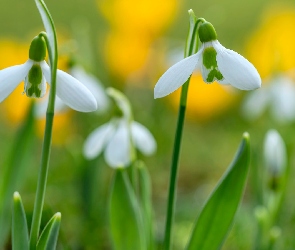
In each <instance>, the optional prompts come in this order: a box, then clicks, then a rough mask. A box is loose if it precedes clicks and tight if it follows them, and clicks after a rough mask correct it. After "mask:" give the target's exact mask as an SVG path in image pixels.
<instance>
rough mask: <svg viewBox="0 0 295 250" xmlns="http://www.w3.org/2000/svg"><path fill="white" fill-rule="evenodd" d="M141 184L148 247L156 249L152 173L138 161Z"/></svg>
mask: <svg viewBox="0 0 295 250" xmlns="http://www.w3.org/2000/svg"><path fill="white" fill-rule="evenodd" d="M137 168H138V173H139V184H140V197H141V203H140V205H141V211H142V214H143V225H144V230H145V234H146V240H147V249H149V250H151V249H154V238H153V237H154V234H153V208H152V187H151V180H150V175H149V172H148V170H147V168H146V167H145V165H144V163H143V162H138V163H137Z"/></svg>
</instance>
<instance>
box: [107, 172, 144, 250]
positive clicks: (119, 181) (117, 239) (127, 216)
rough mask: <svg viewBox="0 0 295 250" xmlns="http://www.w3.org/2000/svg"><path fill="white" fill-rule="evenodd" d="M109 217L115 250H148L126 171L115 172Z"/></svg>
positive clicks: (136, 203)
mask: <svg viewBox="0 0 295 250" xmlns="http://www.w3.org/2000/svg"><path fill="white" fill-rule="evenodd" d="M109 216H110V233H111V237H112V243H113V247H114V249H115V250H126V249H141V250H144V249H146V240H145V235H144V229H143V225H142V218H141V214H140V208H139V205H138V201H137V198H136V195H135V192H134V190H133V189H132V186H131V183H130V181H129V179H128V175H127V172H126V170H125V169H117V170H116V172H115V176H114V179H113V184H112V189H111V194H110V213H109Z"/></svg>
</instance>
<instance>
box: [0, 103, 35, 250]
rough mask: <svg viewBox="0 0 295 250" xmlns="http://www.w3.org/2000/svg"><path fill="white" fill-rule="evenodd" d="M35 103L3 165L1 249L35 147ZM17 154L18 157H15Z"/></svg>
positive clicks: (0, 183)
mask: <svg viewBox="0 0 295 250" xmlns="http://www.w3.org/2000/svg"><path fill="white" fill-rule="evenodd" d="M33 113H34V103H31V106H30V108H29V109H28V113H27V115H26V120H25V121H24V124H23V125H22V126H21V127H20V128H19V131H18V133H17V136H16V138H15V140H14V142H13V145H12V148H11V150H10V152H9V155H8V158H7V159H6V161H5V164H3V165H2V166H1V168H2V176H1V181H0V225H1V226H0V249H2V247H3V245H4V244H5V241H6V239H7V235H8V233H9V230H10V226H11V212H12V210H11V197H12V196H13V192H14V191H15V190H17V189H19V188H20V186H21V184H22V183H23V181H24V180H25V178H26V176H27V175H26V167H27V166H28V165H29V159H30V156H31V151H32V149H33V145H34V143H33V138H34V136H33V134H34V122H35V119H34V116H33ZM16 155H17V157H15V156H16Z"/></svg>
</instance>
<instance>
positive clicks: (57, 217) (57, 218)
mask: <svg viewBox="0 0 295 250" xmlns="http://www.w3.org/2000/svg"><path fill="white" fill-rule="evenodd" d="M53 217H54V219H55V220H58V221H60V220H61V213H60V212H57V213H56V214H55V215H54V216H53Z"/></svg>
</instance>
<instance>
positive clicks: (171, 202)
mask: <svg viewBox="0 0 295 250" xmlns="http://www.w3.org/2000/svg"><path fill="white" fill-rule="evenodd" d="M203 20H204V19H202V18H200V19H197V21H196V22H195V25H194V27H193V30H192V32H191V33H190V32H189V37H188V39H189V49H188V51H187V50H186V49H185V57H188V56H190V55H192V54H193V53H195V51H197V50H198V47H199V37H198V33H197V30H198V26H199V24H200V22H203ZM190 34H191V35H190ZM189 82H190V78H189V79H188V80H187V81H186V82H185V83H184V84H183V85H182V88H181V95H180V105H179V111H178V121H177V127H176V132H175V139H174V148H173V155H172V164H171V172H170V184H169V194H168V205H167V215H166V226H165V238H164V249H165V250H169V249H170V246H171V232H172V225H173V217H174V210H175V197H176V194H175V193H176V192H175V191H176V182H177V173H178V165H179V154H180V149H181V139H182V131H183V124H184V118H185V111H186V102H187V93H188V87H189Z"/></svg>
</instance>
